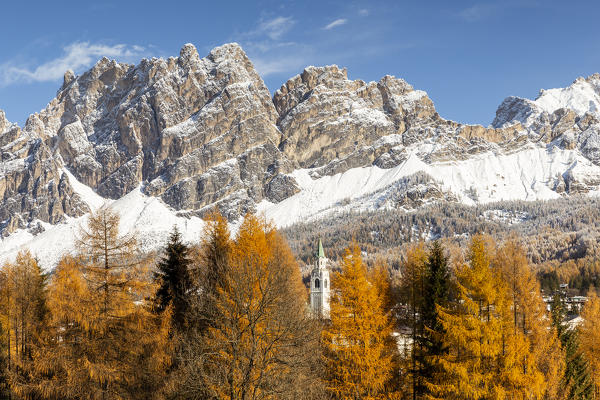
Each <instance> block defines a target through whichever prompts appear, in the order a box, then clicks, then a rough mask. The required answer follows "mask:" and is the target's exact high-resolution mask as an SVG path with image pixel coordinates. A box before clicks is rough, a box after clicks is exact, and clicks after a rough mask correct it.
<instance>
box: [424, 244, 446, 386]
mask: <svg viewBox="0 0 600 400" xmlns="http://www.w3.org/2000/svg"><path fill="white" fill-rule="evenodd" d="M450 285H451V282H450V271H449V269H448V258H447V257H446V256H445V255H444V249H443V248H442V245H441V244H440V242H439V241H437V240H436V241H435V242H433V244H432V245H431V248H430V250H429V254H428V255H427V260H426V262H425V284H424V286H425V290H424V293H423V310H422V317H421V318H422V323H423V326H424V330H423V332H422V334H421V335H420V336H419V337H418V338H417V340H418V341H419V344H420V348H421V356H420V360H419V361H420V364H421V365H422V375H423V379H424V380H425V381H426V382H433V380H434V379H435V378H434V376H435V373H436V370H437V369H436V366H435V363H434V361H433V360H434V359H435V357H439V356H442V355H443V354H445V353H446V352H447V347H446V346H445V345H444V341H443V338H444V334H445V331H444V328H443V326H442V324H441V323H440V320H439V315H438V311H437V308H438V307H447V306H448V304H449V302H450ZM421 390H422V391H427V389H426V387H422V388H421Z"/></svg>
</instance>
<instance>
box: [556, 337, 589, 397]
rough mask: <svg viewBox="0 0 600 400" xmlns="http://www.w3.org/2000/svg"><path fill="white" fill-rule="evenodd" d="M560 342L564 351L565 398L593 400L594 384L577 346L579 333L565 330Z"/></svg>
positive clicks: (578, 345)
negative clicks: (565, 362) (565, 360)
mask: <svg viewBox="0 0 600 400" xmlns="http://www.w3.org/2000/svg"><path fill="white" fill-rule="evenodd" d="M561 341H562V344H563V347H564V349H565V354H566V358H567V364H566V368H565V375H564V377H563V385H564V386H563V387H564V388H565V391H566V394H567V398H568V399H573V400H588V399H593V398H594V383H593V382H592V378H591V376H590V371H589V366H588V363H587V361H586V359H585V357H584V356H583V353H582V352H581V349H580V344H579V333H578V332H577V330H575V329H565V330H564V332H563V334H562V336H561Z"/></svg>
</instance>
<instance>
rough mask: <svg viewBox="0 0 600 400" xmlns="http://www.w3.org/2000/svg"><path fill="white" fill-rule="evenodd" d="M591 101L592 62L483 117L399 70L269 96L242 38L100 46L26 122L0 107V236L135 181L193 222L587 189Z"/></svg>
mask: <svg viewBox="0 0 600 400" xmlns="http://www.w3.org/2000/svg"><path fill="white" fill-rule="evenodd" d="M586 102H587V103H586ZM586 104H587V105H586ZM586 107H587V108H586ZM599 110H600V75H598V74H595V75H592V76H590V77H588V78H585V79H584V78H578V79H577V80H576V81H575V82H574V83H573V84H572V85H571V86H569V87H568V88H564V89H550V90H548V91H542V92H541V93H540V96H538V99H536V100H533V101H532V100H528V99H521V98H517V97H509V98H507V99H505V100H504V102H503V103H502V104H501V105H500V106H499V108H498V111H497V113H496V118H495V119H494V122H493V124H492V125H491V126H489V127H483V126H481V125H467V124H461V123H458V122H454V121H450V120H446V119H444V118H442V117H441V116H439V114H438V113H437V111H436V110H435V107H434V105H433V102H432V101H431V99H429V97H428V96H427V93H426V92H424V91H421V90H415V89H414V88H413V87H412V86H411V85H409V84H408V83H407V82H406V81H404V80H402V79H399V78H395V77H393V76H390V75H386V76H384V77H383V78H382V79H380V80H379V81H377V82H364V81H362V80H349V79H348V75H347V70H346V69H345V68H344V69H341V68H339V67H338V66H336V65H330V66H324V67H307V68H305V69H304V70H303V72H302V73H301V74H298V75H296V76H294V77H292V78H290V79H289V80H288V81H286V82H285V83H284V84H283V85H282V86H281V88H280V89H278V90H277V91H275V93H274V94H273V95H272V96H271V94H270V92H269V90H268V89H267V88H266V86H265V85H264V82H263V80H262V78H261V77H260V75H259V74H258V73H257V72H256V70H255V69H254V67H253V65H252V62H251V60H250V59H249V58H248V57H247V55H246V54H245V52H244V51H243V49H242V48H241V47H240V46H239V45H238V44H226V45H223V46H219V47H217V48H215V49H213V50H212V51H211V52H210V53H209V54H208V55H207V56H206V57H204V58H200V56H199V54H198V52H197V50H196V48H195V47H194V46H193V45H191V44H186V45H184V46H183V47H182V49H181V51H180V54H179V56H178V57H170V58H168V59H162V58H153V59H150V60H148V59H144V60H142V61H141V62H140V63H139V64H138V65H131V64H121V63H118V62H116V61H114V60H112V61H111V60H109V59H107V58H102V59H101V60H99V61H98V62H97V63H96V64H95V65H94V66H93V67H92V68H91V69H90V70H89V71H87V72H85V73H83V74H81V75H80V76H75V75H74V73H73V72H72V71H67V72H66V73H65V77H64V82H63V85H62V86H61V88H60V89H59V91H58V93H57V96H56V98H55V99H53V100H52V101H51V102H50V103H49V104H48V106H47V107H46V108H45V109H44V110H42V111H40V112H38V113H35V114H32V115H31V116H30V117H29V118H28V119H27V122H26V124H25V126H24V127H23V128H20V127H18V126H17V125H16V124H11V123H9V122H8V121H7V120H6V118H5V115H4V113H3V112H1V111H0V152H1V158H0V162H1V167H2V170H0V172H1V174H2V175H0V199H2V201H1V202H0V233H1V234H2V236H3V237H5V239H3V240H2V243H0V249H2V251H3V253H6V254H8V253H11V254H12V253H13V252H14V251H15V249H17V248H21V247H22V246H26V243H27V242H28V241H31V240H35V237H37V236H39V235H40V234H42V233H43V232H44V231H45V230H52V229H54V228H53V227H55V226H58V225H60V224H63V225H69V224H73V223H74V222H73V221H75V220H77V221H79V220H81V218H85V215H86V214H87V213H89V212H90V211H91V210H93V209H94V208H95V207H97V206H98V205H99V204H100V203H101V201H100V200H99V199H98V198H95V200H90V199H91V195H90V193H94V194H95V195H96V196H98V197H99V198H101V199H103V200H102V202H108V203H113V204H117V206H118V202H119V201H120V200H121V199H123V198H125V197H126V196H129V195H130V194H131V193H138V194H139V196H141V197H139V198H138V201H140V202H150V203H155V202H158V203H160V204H162V206H161V207H162V208H161V207H158V208H160V209H161V210H162V211H161V212H162V213H169V215H171V216H172V218H171V217H169V218H167V220H169V221H170V222H172V223H176V224H182V225H185V226H187V227H188V228H187V229H191V228H189V225H190V221H192V220H193V221H196V222H197V223H198V224H201V223H200V222H198V221H200V218H201V217H202V216H203V215H204V213H206V212H207V211H208V210H209V209H212V208H213V207H218V208H219V209H220V211H221V212H222V213H223V214H224V215H226V216H227V217H228V219H229V220H230V221H232V222H235V221H237V220H239V217H240V216H242V215H243V214H245V213H246V212H249V211H252V212H256V211H258V212H264V213H265V214H266V215H267V216H268V217H270V218H274V219H275V221H276V223H278V224H280V225H289V224H291V223H294V222H295V221H298V220H304V219H306V218H319V216H322V215H325V214H327V213H331V212H335V211H336V210H347V209H348V208H353V209H363V208H368V209H377V208H403V209H406V210H411V209H415V208H417V207H420V206H422V205H423V204H427V203H430V202H434V201H458V202H463V203H466V204H471V203H473V204H476V203H478V202H486V201H497V200H502V199H511V198H512V199H529V200H536V199H549V198H557V197H561V196H568V195H571V194H575V193H577V194H579V193H595V192H596V191H598V189H599V186H600V166H599V165H600V136H599V132H600V114H599V112H600V111H599ZM513 164H514V165H516V166H513ZM415 174H416V175H415ZM419 174H422V175H419ZM423 174H424V175H423ZM411 176H415V178H414V179H413V178H411ZM357 182H358V183H357ZM413 183H414V187H413V186H411V185H413ZM344 185H345V186H344ZM86 188H87V189H86ZM88 189H89V190H88ZM134 197H135V196H134ZM142 199H143V200H142ZM158 203H157V204H158ZM134 208H135V207H134ZM123 211H124V212H127V210H126V207H125V208H124V209H123ZM286 212H287V214H286ZM290 215H293V217H290ZM138 218H139V215H138ZM150 219H152V218H150ZM163 228H165V226H162V228H161V229H163ZM165 229H166V228H165ZM150 231H151V229H149V230H148V232H150ZM191 231H193V232H195V234H196V233H197V232H198V229H197V227H195V228H193V229H191ZM15 234H17V236H18V235H21V237H22V240H21V239H19V240H17V239H15ZM148 234H150V233H148ZM11 236H13V238H12V239H10V237H11ZM150 242H151V244H149V247H148V248H149V249H150V248H151V247H152V246H156V245H157V244H156V243H154V242H152V241H150ZM10 243H12V244H10Z"/></svg>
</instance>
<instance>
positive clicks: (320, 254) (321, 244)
mask: <svg viewBox="0 0 600 400" xmlns="http://www.w3.org/2000/svg"><path fill="white" fill-rule="evenodd" d="M318 256H319V258H321V257H322V258H325V252H324V251H323V243H321V238H319V254H318Z"/></svg>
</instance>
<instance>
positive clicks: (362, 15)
mask: <svg viewBox="0 0 600 400" xmlns="http://www.w3.org/2000/svg"><path fill="white" fill-rule="evenodd" d="M358 15H360V16H361V17H366V16H367V15H369V10H367V9H366V8H361V9H360V10H358Z"/></svg>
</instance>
